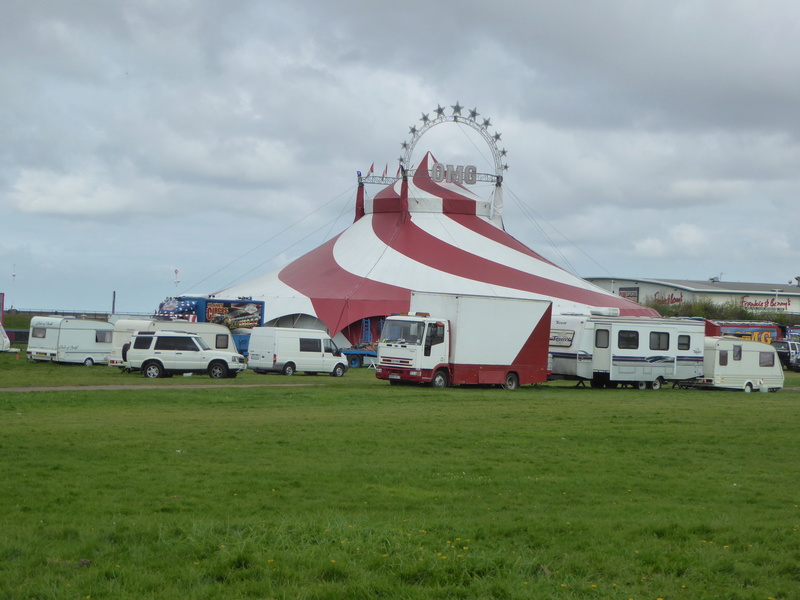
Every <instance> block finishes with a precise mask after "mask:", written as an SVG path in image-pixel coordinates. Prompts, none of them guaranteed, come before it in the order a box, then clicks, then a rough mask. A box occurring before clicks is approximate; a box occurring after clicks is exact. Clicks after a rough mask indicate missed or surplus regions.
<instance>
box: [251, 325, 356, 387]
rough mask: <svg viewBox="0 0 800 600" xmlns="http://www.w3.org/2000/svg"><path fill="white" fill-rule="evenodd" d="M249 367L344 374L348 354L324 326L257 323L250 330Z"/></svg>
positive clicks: (264, 371) (277, 371)
mask: <svg viewBox="0 0 800 600" xmlns="http://www.w3.org/2000/svg"><path fill="white" fill-rule="evenodd" d="M247 368H248V369H252V370H254V371H255V372H256V373H268V372H275V373H283V374H284V375H293V374H294V373H296V372H297V371H303V372H305V373H330V374H331V375H333V376H334V377H341V376H342V375H344V374H345V372H346V371H347V358H346V357H342V351H341V350H339V348H338V347H337V346H336V344H335V343H334V342H333V340H332V339H331V338H330V336H329V335H328V334H327V333H325V332H324V331H322V330H321V329H294V328H290V327H254V328H253V329H252V330H251V333H250V345H249V346H248V359H247Z"/></svg>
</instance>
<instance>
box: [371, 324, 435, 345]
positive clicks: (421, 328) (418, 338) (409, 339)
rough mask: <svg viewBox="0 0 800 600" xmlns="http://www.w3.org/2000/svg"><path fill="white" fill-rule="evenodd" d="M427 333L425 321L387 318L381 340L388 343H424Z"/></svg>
mask: <svg viewBox="0 0 800 600" xmlns="http://www.w3.org/2000/svg"><path fill="white" fill-rule="evenodd" d="M424 334H425V323H424V322H423V321H406V320H399V319H386V322H385V323H384V324H383V331H382V332H381V341H383V342H385V343H388V344H415V345H420V344H422V338H423V335H424Z"/></svg>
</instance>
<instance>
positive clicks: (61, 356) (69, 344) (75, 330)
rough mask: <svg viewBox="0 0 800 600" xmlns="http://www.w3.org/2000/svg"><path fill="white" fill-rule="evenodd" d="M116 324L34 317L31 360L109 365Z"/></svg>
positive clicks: (29, 349) (31, 336)
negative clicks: (112, 335) (112, 336)
mask: <svg viewBox="0 0 800 600" xmlns="http://www.w3.org/2000/svg"><path fill="white" fill-rule="evenodd" d="M113 331H114V326H113V325H112V324H111V323H108V322H106V321H92V320H90V319H68V318H65V317H33V318H32V319H31V328H30V332H29V334H28V349H27V354H28V359H29V360H38V361H45V360H46V361H52V362H64V363H83V364H85V365H86V366H91V365H94V364H106V363H108V358H109V356H110V355H111V334H112V332H113Z"/></svg>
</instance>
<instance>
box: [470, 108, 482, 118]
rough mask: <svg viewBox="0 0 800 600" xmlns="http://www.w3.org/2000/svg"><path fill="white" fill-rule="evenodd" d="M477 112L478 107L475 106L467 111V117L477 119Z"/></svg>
mask: <svg viewBox="0 0 800 600" xmlns="http://www.w3.org/2000/svg"><path fill="white" fill-rule="evenodd" d="M479 114H480V113H479V112H478V107H477V106H476V107H475V108H473V109H472V110H471V111H469V118H470V119H472V120H473V121H477V120H478V115H479Z"/></svg>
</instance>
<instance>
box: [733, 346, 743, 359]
mask: <svg viewBox="0 0 800 600" xmlns="http://www.w3.org/2000/svg"><path fill="white" fill-rule="evenodd" d="M733 360H742V347H741V346H734V347H733Z"/></svg>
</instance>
